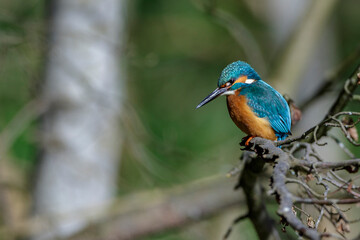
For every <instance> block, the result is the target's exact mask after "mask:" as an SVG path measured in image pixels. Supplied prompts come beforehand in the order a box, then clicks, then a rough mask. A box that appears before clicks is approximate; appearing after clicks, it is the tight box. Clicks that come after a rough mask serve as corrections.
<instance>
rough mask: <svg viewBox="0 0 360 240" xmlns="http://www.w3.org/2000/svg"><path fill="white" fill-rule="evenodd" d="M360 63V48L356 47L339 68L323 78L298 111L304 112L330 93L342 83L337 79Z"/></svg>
mask: <svg viewBox="0 0 360 240" xmlns="http://www.w3.org/2000/svg"><path fill="white" fill-rule="evenodd" d="M359 61H360V46H358V47H357V49H356V50H355V51H353V52H352V53H351V55H349V56H348V57H347V58H346V59H345V60H344V61H342V62H341V63H340V65H339V66H337V67H336V68H335V70H333V71H331V73H329V74H328V75H327V77H325V79H324V80H323V81H322V84H321V86H319V88H318V89H317V90H316V91H315V92H314V93H313V94H312V96H310V97H309V98H308V99H306V100H305V101H304V102H303V103H301V104H300V106H299V107H300V109H302V110H304V109H305V108H307V107H308V106H310V105H311V104H312V103H313V102H314V101H316V100H317V99H319V98H320V97H322V96H323V95H324V94H326V93H327V92H328V91H330V90H331V89H332V88H334V86H335V85H337V84H339V83H342V81H341V80H340V81H339V78H341V77H342V76H343V75H344V74H345V72H346V71H347V70H348V68H349V67H350V66H352V65H353V64H359Z"/></svg>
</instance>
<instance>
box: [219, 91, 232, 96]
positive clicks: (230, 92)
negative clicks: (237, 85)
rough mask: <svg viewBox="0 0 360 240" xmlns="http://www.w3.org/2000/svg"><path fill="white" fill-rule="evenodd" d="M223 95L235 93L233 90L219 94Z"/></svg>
mask: <svg viewBox="0 0 360 240" xmlns="http://www.w3.org/2000/svg"><path fill="white" fill-rule="evenodd" d="M223 95H235V90H229V91H226V92H224V93H223V94H221V96H223Z"/></svg>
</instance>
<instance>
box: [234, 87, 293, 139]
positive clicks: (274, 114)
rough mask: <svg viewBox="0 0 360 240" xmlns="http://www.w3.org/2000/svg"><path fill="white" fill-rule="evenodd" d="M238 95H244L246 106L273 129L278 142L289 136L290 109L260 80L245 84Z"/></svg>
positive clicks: (276, 93) (281, 97) (279, 95)
mask: <svg viewBox="0 0 360 240" xmlns="http://www.w3.org/2000/svg"><path fill="white" fill-rule="evenodd" d="M239 95H245V96H246V98H247V103H248V105H249V106H250V107H251V108H252V110H253V111H254V113H255V114H256V115H257V116H258V117H260V118H266V119H267V120H268V121H269V122H270V125H271V127H272V128H273V129H274V131H275V134H276V136H277V138H278V140H283V139H285V138H286V137H287V135H289V134H291V132H290V128H291V116H290V109H289V106H288V104H287V102H286V100H285V99H284V98H283V96H281V94H280V93H279V92H277V91H276V90H275V89H273V88H272V87H271V86H270V85H269V84H267V83H266V82H264V81H262V80H258V81H255V82H254V83H253V84H245V86H244V87H242V89H241V91H240V93H239Z"/></svg>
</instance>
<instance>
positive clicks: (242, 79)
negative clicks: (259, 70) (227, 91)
mask: <svg viewBox="0 0 360 240" xmlns="http://www.w3.org/2000/svg"><path fill="white" fill-rule="evenodd" d="M246 79H247V77H246V76H240V77H239V78H238V79H236V81H235V82H234V84H235V83H245V81H246Z"/></svg>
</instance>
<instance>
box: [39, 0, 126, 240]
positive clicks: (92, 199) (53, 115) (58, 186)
mask: <svg viewBox="0 0 360 240" xmlns="http://www.w3.org/2000/svg"><path fill="white" fill-rule="evenodd" d="M123 8H124V1H118V0H103V1H97V0H57V1H54V2H53V6H52V13H53V15H52V16H51V21H50V26H49V28H50V33H49V37H50V45H49V52H48V56H47V57H48V59H47V69H46V70H45V80H44V85H43V99H44V101H45V102H46V103H47V104H48V106H49V108H48V111H46V113H45V114H44V117H43V120H42V129H41V132H40V137H41V141H42V154H41V161H42V162H41V166H40V168H39V172H38V176H37V179H36V186H35V196H34V199H35V201H34V202H35V208H34V209H35V214H41V215H45V216H48V217H49V221H50V222H52V223H53V224H54V229H53V231H48V232H46V233H44V234H42V235H41V236H38V239H39V238H40V239H47V238H54V237H58V236H61V237H63V236H68V235H70V234H73V233H74V232H76V231H78V230H80V229H81V228H83V227H84V226H85V225H86V224H87V223H86V220H85V219H84V218H82V216H78V217H77V218H75V219H72V220H69V219H67V220H66V221H64V220H61V219H59V218H55V216H59V215H61V214H67V213H70V212H72V211H79V210H81V209H89V208H91V207H96V206H101V205H104V202H106V201H108V200H110V199H111V198H112V196H113V195H114V193H115V191H116V177H117V170H118V165H119V155H120V149H121V135H120V131H119V116H120V114H121V106H122V104H121V103H122V101H123V100H124V97H123V94H124V91H123V86H124V73H123V70H122V66H123V62H122V61H121V58H119V56H118V52H119V51H118V50H119V45H120V43H121V42H122V39H123V36H124V17H123V16H124V15H123V14H122V11H123Z"/></svg>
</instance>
